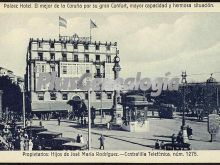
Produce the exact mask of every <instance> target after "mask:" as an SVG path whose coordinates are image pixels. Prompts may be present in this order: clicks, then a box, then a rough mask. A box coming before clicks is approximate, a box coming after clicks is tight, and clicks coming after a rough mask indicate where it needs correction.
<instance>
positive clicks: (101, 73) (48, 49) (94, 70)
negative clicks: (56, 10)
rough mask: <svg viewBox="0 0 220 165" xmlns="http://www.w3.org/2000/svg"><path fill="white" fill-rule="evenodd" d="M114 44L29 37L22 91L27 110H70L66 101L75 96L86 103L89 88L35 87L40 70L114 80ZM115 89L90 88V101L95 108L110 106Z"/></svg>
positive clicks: (70, 75) (59, 75) (66, 75)
mask: <svg viewBox="0 0 220 165" xmlns="http://www.w3.org/2000/svg"><path fill="white" fill-rule="evenodd" d="M117 53H118V50H117V43H111V42H110V43H107V42H106V43H101V42H90V41H86V40H80V39H79V38H76V36H75V37H74V36H73V37H69V38H68V37H63V38H62V37H60V38H59V40H55V39H54V40H51V39H50V40H45V39H32V38H31V39H30V41H29V45H28V51H27V58H26V62H27V66H26V75H25V88H26V89H25V90H26V95H27V98H28V99H27V100H29V101H28V102H29V105H28V106H27V107H29V109H31V110H32V111H45V112H48V111H49V112H50V111H71V110H72V107H71V106H70V105H69V104H68V103H67V102H68V101H70V100H72V99H74V97H75V98H76V97H77V98H80V99H81V100H84V102H85V104H86V105H87V104H88V91H84V90H81V89H75V90H72V89H71V90H69V89H60V90H54V91H53V90H49V89H48V88H47V87H45V88H42V89H38V88H37V82H38V80H39V75H40V73H52V72H56V73H57V74H56V77H58V78H65V77H67V78H73V77H81V76H82V75H83V74H85V73H91V74H92V78H110V79H114V71H113V67H114V58H115V57H116V55H117ZM113 102H114V91H113V90H110V91H102V90H99V91H93V92H92V93H91V94H90V103H91V106H93V107H94V108H96V109H111V108H112V107H113Z"/></svg>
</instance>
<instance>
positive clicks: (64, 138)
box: [53, 137, 75, 142]
mask: <svg viewBox="0 0 220 165" xmlns="http://www.w3.org/2000/svg"><path fill="white" fill-rule="evenodd" d="M53 139H54V140H65V141H69V142H71V141H75V139H74V138H69V137H57V138H53Z"/></svg>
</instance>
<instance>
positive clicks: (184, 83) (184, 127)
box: [181, 71, 189, 143]
mask: <svg viewBox="0 0 220 165" xmlns="http://www.w3.org/2000/svg"><path fill="white" fill-rule="evenodd" d="M181 76H182V81H181V82H182V84H183V114H182V126H181V130H182V134H183V141H184V143H188V141H189V139H188V135H187V130H186V120H185V109H186V105H185V104H186V103H185V99H186V98H185V93H186V89H185V87H186V85H187V81H186V77H187V74H186V71H185V72H182V75H181Z"/></svg>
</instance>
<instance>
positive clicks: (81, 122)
mask: <svg viewBox="0 0 220 165" xmlns="http://www.w3.org/2000/svg"><path fill="white" fill-rule="evenodd" d="M81 126H82V127H83V117H81Z"/></svg>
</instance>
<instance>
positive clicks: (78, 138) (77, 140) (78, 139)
mask: <svg viewBox="0 0 220 165" xmlns="http://www.w3.org/2000/svg"><path fill="white" fill-rule="evenodd" d="M76 142H77V143H80V136H79V134H78V135H77V137H76Z"/></svg>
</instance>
